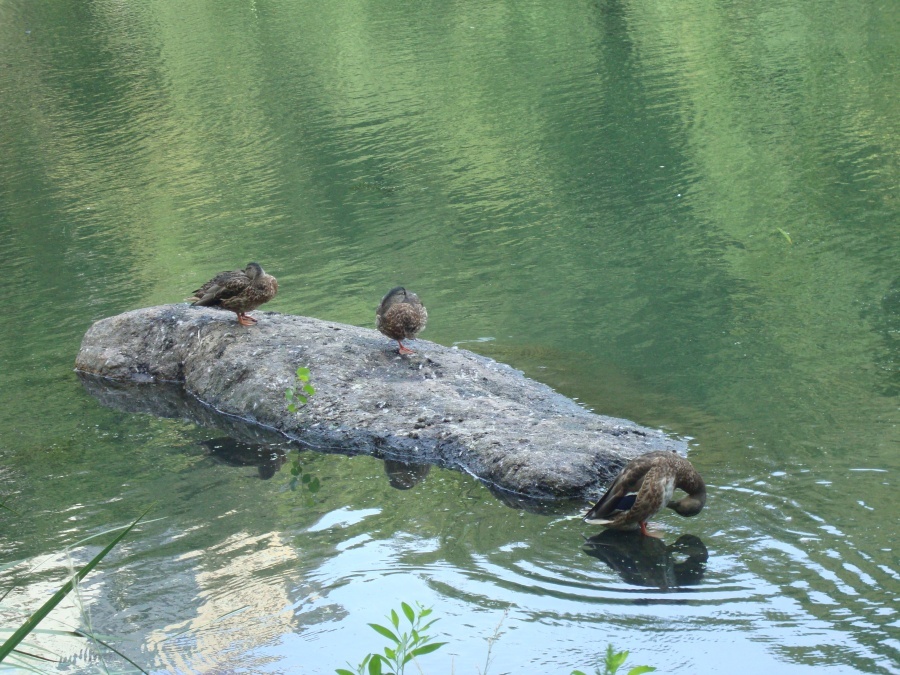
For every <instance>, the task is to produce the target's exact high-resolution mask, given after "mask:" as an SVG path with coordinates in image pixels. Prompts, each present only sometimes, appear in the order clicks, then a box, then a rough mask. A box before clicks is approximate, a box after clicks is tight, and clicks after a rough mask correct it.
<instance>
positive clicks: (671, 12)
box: [0, 0, 900, 675]
mask: <svg viewBox="0 0 900 675" xmlns="http://www.w3.org/2000/svg"><path fill="white" fill-rule="evenodd" d="M898 26H900V5H897V4H896V3H891V2H880V1H876V0H868V1H861V2H850V1H849V0H843V1H841V0H824V1H823V2H818V3H796V2H786V1H783V0H775V1H774V2H768V3H760V2H749V1H746V2H742V1H737V0H735V1H731V2H724V3H723V2H708V1H706V0H686V1H685V2H679V3H674V2H668V1H667V0H662V1H660V2H651V3H647V2H632V1H630V0H621V1H616V0H601V1H600V2H583V1H582V2H576V3H564V2H554V3H550V2H544V3H542V2H537V1H536V0H524V1H518V2H515V3H512V2H496V3H480V2H469V1H467V0H463V1H462V2H455V3H429V2H423V3H410V2H394V1H393V0H386V1H384V2H380V3H369V2H365V1H358V2H349V3H313V2H307V1H305V0H290V1H288V0H251V1H250V2H242V3H225V2H205V3H182V2H173V1H171V0H150V1H148V2H142V3H128V2H115V1H114V0H97V1H95V2H82V3H74V2H62V1H60V0H51V1H48V2H34V1H33V0H5V1H0V270H2V272H3V274H4V276H5V283H3V284H2V288H3V298H4V310H5V311H4V320H3V322H2V323H0V357H2V361H0V362H2V364H3V366H2V368H0V462H2V464H0V496H2V498H4V499H5V500H6V501H5V503H6V504H7V505H8V506H10V507H11V508H13V509H15V511H16V513H12V512H9V511H5V510H0V555H2V557H0V563H3V564H5V563H10V562H13V561H22V562H21V563H20V564H18V565H16V566H13V567H8V568H5V569H4V570H3V571H2V573H0V595H2V592H5V591H6V590H8V589H10V588H14V589H15V590H13V591H12V592H11V593H10V594H9V595H8V596H6V597H5V599H4V600H3V601H2V603H0V620H2V621H0V626H2V627H9V626H12V625H14V624H15V623H16V622H17V621H18V620H20V618H19V615H17V614H16V613H15V612H16V611H17V610H31V609H34V608H35V607H36V606H37V605H39V604H40V603H41V602H42V601H43V599H45V598H46V597H48V596H49V594H50V593H51V592H52V591H53V590H55V588H57V587H58V586H59V585H60V584H61V583H62V580H63V579H64V578H65V577H66V574H67V569H68V568H69V566H70V565H77V564H80V563H83V562H86V561H87V560H88V559H89V558H90V557H91V556H92V555H93V554H94V553H96V552H97V551H98V550H99V548H100V547H101V546H102V542H103V541H105V540H102V539H101V540H98V541H91V542H88V543H87V544H83V545H79V546H76V547H75V548H74V549H73V550H72V551H71V553H69V554H67V553H66V550H65V549H66V547H67V546H68V545H71V544H74V543H76V542H78V541H80V540H81V539H83V538H84V537H86V536H88V535H90V534H95V533H99V532H103V531H104V530H106V529H108V528H109V527H112V526H115V525H121V524H125V523H127V522H130V520H132V519H133V518H134V517H135V516H136V515H137V514H139V513H140V512H141V511H143V510H144V509H145V508H146V507H147V506H148V505H150V504H151V503H155V504H156V505H155V507H154V509H153V511H152V512H151V514H150V515H149V516H148V518H149V519H150V522H148V523H146V524H144V525H142V526H141V527H140V528H139V530H138V531H136V532H135V533H133V534H132V535H131V536H129V538H128V540H127V541H126V542H125V543H124V544H123V545H122V546H120V547H119V548H118V549H117V551H116V552H115V553H114V554H113V555H112V556H111V557H110V558H108V559H107V560H106V561H104V563H102V564H101V566H100V567H99V568H98V569H97V571H96V572H94V573H93V574H92V575H91V576H90V577H89V578H88V580H87V581H86V582H85V583H84V584H83V585H82V587H81V589H80V592H79V603H80V604H71V603H70V604H67V605H65V606H64V607H61V608H60V609H58V610H57V611H56V612H55V613H54V615H53V616H54V617H55V621H56V623H55V624H53V625H54V626H56V627H62V626H67V627H70V628H71V627H78V628H82V629H86V628H88V627H90V628H92V629H93V630H95V631H97V632H98V633H100V634H102V635H103V636H105V639H106V640H107V641H108V642H110V643H111V644H113V645H114V646H115V647H116V648H117V649H119V650H120V651H122V652H123V653H125V654H126V655H128V656H129V658H131V659H133V660H134V661H136V662H137V663H139V664H140V665H141V666H142V667H144V668H146V669H147V670H149V671H152V672H160V673H162V672H184V673H189V672H190V673H193V672H196V673H201V672H221V673H224V672H272V673H276V672H278V673H330V672H333V669H334V668H336V667H342V666H344V665H345V663H346V662H347V661H351V662H353V663H354V664H355V663H358V662H359V661H360V660H361V659H362V657H363V655H364V654H365V653H367V652H368V651H370V650H375V649H379V648H380V647H381V645H382V639H381V638H380V637H379V636H377V635H376V634H375V633H374V632H372V631H371V630H370V629H369V628H368V627H367V625H366V624H367V623H369V622H377V621H380V620H382V618H383V617H384V615H385V614H386V613H387V612H388V611H389V610H390V608H391V607H397V606H398V605H399V602H400V601H401V600H405V601H407V602H414V601H418V602H421V603H423V604H425V605H429V606H432V607H433V608H434V612H435V616H437V617H439V618H440V621H439V623H438V624H436V626H435V634H436V637H438V638H439V639H441V640H446V641H448V642H449V645H448V646H446V647H444V648H443V649H441V650H440V651H438V652H436V653H435V654H432V655H429V656H427V657H423V658H422V666H423V668H424V669H425V670H426V672H457V673H474V672H478V669H479V668H481V669H483V668H484V663H485V658H486V655H487V643H486V642H485V641H484V638H487V637H489V636H491V635H492V634H493V633H494V630H495V627H496V626H497V624H498V622H500V621H501V619H502V620H503V623H502V626H501V633H502V634H501V636H500V639H499V640H498V641H497V642H496V643H495V644H494V646H493V650H492V652H491V655H492V657H493V661H492V663H491V666H490V672H491V673H492V674H493V675H496V674H499V673H527V672H541V673H564V674H567V673H569V672H570V671H571V670H572V669H573V668H575V667H579V668H581V669H582V670H587V669H588V668H589V666H590V665H591V664H593V663H594V662H595V661H596V658H597V656H598V655H599V654H600V653H601V652H602V651H603V650H604V649H605V648H606V645H607V643H609V642H612V643H613V644H614V645H615V646H617V647H618V648H623V649H629V650H631V652H632V661H631V662H632V663H647V664H651V665H656V666H658V667H659V672H665V673H676V672H688V671H692V672H739V673H765V674H766V675H770V674H771V673H794V672H797V673H800V672H803V673H807V672H809V673H812V672H816V673H819V672H825V673H856V672H865V673H897V672H900V633H898V628H900V616H898V599H900V598H898V596H900V560H898V545H897V540H898V527H897V522H898V520H897V515H896V514H897V509H898V506H900V499H898V497H897V476H898V471H900V452H898V451H900V432H898V422H900V414H898V401H900V376H898V367H897V363H898V344H900V334H898V331H900V264H898V263H900V226H898V223H900V219H898V212H900V208H898V195H897V185H898V183H900V180H898V179H900V171H898V163H897V157H898V149H900V148H898V134H900V107H898V104H897V100H898V98H897V95H898V90H900V86H898V84H900V83H898V77H897V73H898V72H900V53H898V52H900V50H898V45H900V29H898ZM250 260H258V261H259V262H260V263H262V264H263V266H264V267H265V268H266V270H267V271H269V272H271V273H272V274H274V275H276V276H277V277H278V279H279V283H280V291H279V294H278V297H276V298H275V300H273V301H272V302H271V303H270V304H269V305H268V306H267V309H272V310H275V311H280V312H289V313H299V314H305V315H310V316H315V317H320V318H324V319H329V320H334V321H341V322H345V323H350V324H356V325H365V326H372V325H373V323H374V308H375V306H376V305H377V303H378V300H379V299H380V297H381V295H382V294H383V293H384V292H385V291H386V290H387V289H388V288H390V287H391V286H393V285H396V284H397V283H404V284H406V285H408V286H409V287H410V288H412V289H413V290H415V291H416V292H417V293H418V294H419V295H420V297H421V298H422V299H423V301H424V302H425V304H426V305H427V307H428V311H429V324H428V329H427V332H426V333H425V334H424V335H423V337H425V338H427V339H429V340H433V341H435V342H439V343H441V344H445V345H450V344H459V345H460V346H461V347H465V348H469V349H473V350H474V351H477V352H479V353H483V354H486V355H489V356H491V357H494V358H496V359H498V360H502V361H504V362H507V363H510V364H511V365H513V366H515V367H517V368H520V369H522V370H524V371H525V372H526V373H527V374H528V375H529V376H531V377H534V378H535V379H538V380H540V381H542V382H545V383H547V384H549V385H551V386H552V387H554V388H556V389H557V390H559V391H560V392H562V393H564V394H566V395H568V396H571V397H574V398H577V399H578V400H579V401H581V402H582V403H583V404H584V405H585V406H587V407H589V408H592V409H594V410H596V411H598V412H602V413H605V414H609V415H614V416H620V417H626V418H629V419H633V420H635V421H637V422H640V423H643V424H646V425H649V426H653V427H659V428H663V429H665V430H666V431H668V432H670V433H671V434H673V435H677V436H680V437H685V438H689V439H690V443H691V453H690V456H691V459H692V461H693V462H694V464H695V466H696V467H697V468H698V469H699V470H700V472H701V473H702V474H703V475H704V477H705V478H706V481H707V483H708V484H709V486H710V498H709V502H708V504H707V508H706V509H705V510H704V511H703V513H702V514H701V515H700V516H699V517H697V518H694V519H692V520H683V519H680V518H678V517H677V516H675V515H674V514H669V515H664V516H661V517H660V525H661V527H662V528H663V530H664V538H663V539H664V542H665V543H666V544H670V545H671V544H673V543H674V542H675V540H676V539H677V538H678V537H679V536H681V535H683V534H691V535H694V536H696V537H699V539H700V540H701V541H702V542H703V544H704V545H705V547H706V548H707V549H708V555H709V558H708V561H707V563H706V565H705V567H701V568H699V571H698V570H695V569H693V568H692V570H693V571H692V572H691V573H690V574H686V573H684V570H683V568H680V569H682V575H681V576H680V577H678V579H680V580H679V581H678V582H677V583H670V582H662V581H660V579H661V578H662V576H664V575H662V574H661V572H665V569H666V565H667V564H668V563H667V562H666V561H667V560H668V559H667V558H666V555H669V554H668V553H666V550H665V548H663V549H659V548H658V547H657V548H653V545H648V547H645V549H642V550H641V551H638V552H634V551H631V552H628V551H625V552H623V553H622V556H624V557H625V558H626V559H632V560H637V561H638V563H636V565H637V567H638V568H640V569H641V570H643V572H640V573H639V572H635V571H634V568H635V565H632V566H631V567H628V565H627V564H624V565H623V564H616V563H615V562H614V561H612V560H611V559H610V558H609V557H608V558H607V559H606V562H604V560H601V559H599V558H598V557H596V556H591V555H586V553H585V551H584V550H583V546H582V545H583V542H584V539H583V535H591V534H594V533H595V531H594V530H592V529H590V528H588V527H587V526H584V525H583V524H582V523H581V522H580V521H578V520H571V519H566V518H565V517H564V516H565V514H536V513H531V512H526V511H523V510H521V509H515V508H511V507H510V506H508V505H506V504H504V503H503V502H501V501H499V500H498V499H497V498H496V497H495V496H494V495H493V494H492V493H491V492H490V491H489V490H488V489H487V488H486V487H485V486H483V485H482V484H480V483H479V482H478V481H476V480H475V479H473V478H472V477H470V476H466V475H461V474H457V473H452V472H447V471H443V470H440V469H437V468H433V469H431V471H430V472H428V474H427V475H426V476H425V477H424V479H423V480H420V481H419V482H418V483H417V484H416V485H415V486H413V487H412V488H410V489H406V490H398V489H394V488H393V487H391V485H390V484H389V481H388V476H387V475H386V467H385V465H384V463H383V462H381V461H378V460H375V459H372V458H368V457H353V458H350V457H344V456H342V455H339V454H323V453H317V452H313V451H310V450H304V451H303V452H302V453H301V459H302V461H303V463H304V467H305V470H306V471H308V472H310V473H312V474H314V475H316V476H317V477H318V478H319V479H320V480H321V483H322V489H321V490H320V491H319V492H318V493H317V494H316V495H315V498H314V500H313V502H312V503H309V502H308V501H307V499H306V496H307V495H306V494H305V493H303V492H302V491H300V492H296V491H292V490H291V489H290V475H289V474H288V472H287V471H286V467H287V466H289V465H286V466H283V467H281V470H280V471H278V472H276V473H275V474H274V476H272V477H271V478H269V479H268V480H260V479H259V478H260V472H259V470H258V469H257V468H256V467H254V466H252V465H248V466H234V465H233V464H234V462H232V463H231V464H229V463H227V462H223V461H220V460H217V459H216V458H215V457H213V456H212V455H211V454H210V451H209V449H208V446H204V445H201V444H200V443H201V442H202V441H207V440H210V439H214V438H219V437H221V436H222V435H223V431H222V429H218V428H211V427H209V426H202V425H197V424H193V423H191V422H188V421H184V420H182V419H166V418H158V417H156V416H152V415H149V414H142V413H140V412H128V411H127V410H125V409H122V408H115V407H107V406H104V405H102V404H101V402H100V400H98V398H96V397H95V396H93V395H92V394H91V393H90V392H89V391H87V390H86V389H85V388H84V387H83V386H82V384H81V383H80V382H79V380H78V378H77V377H76V375H75V373H73V371H72V366H73V362H74V357H75V354H76V352H77V350H78V346H79V342H80V339H81V336H82V335H83V334H84V331H85V330H86V329H87V327H88V326H89V325H90V324H91V322H92V321H95V320H97V319H99V318H102V317H105V316H109V315H112V314H116V313H119V312H122V311H126V310H129V309H133V308H136V307H141V306H147V305H152V304H159V303H165V302H177V301H180V300H182V299H183V298H184V297H186V296H187V295H188V294H189V292H190V291H192V290H193V289H195V288H197V286H198V285H199V284H200V283H202V282H203V281H205V280H206V279H208V278H209V277H210V276H211V275H212V274H213V273H215V272H218V271H220V270H222V269H229V268H234V267H238V266H243V265H244V264H246V263H247V262H248V261H250ZM226 431H227V430H226ZM282 450H283V451H284V452H286V453H291V456H296V450H292V449H290V448H289V447H285V448H283V449H282ZM388 468H390V467H388ZM416 478H417V479H419V478H421V476H417V477H416ZM410 482H412V481H410ZM98 542H99V543H98ZM629 556H631V557H630V558H629ZM616 560H620V562H621V559H619V558H617V559H616ZM660 566H661V567H660ZM667 578H668V577H667ZM670 581H671V579H670ZM504 613H506V615H505V619H504V618H503V617H504ZM39 641H40V642H41V644H44V645H45V646H48V647H49V648H50V649H52V650H53V652H54V653H55V654H56V655H57V657H58V658H60V659H62V662H63V665H62V666H55V665H48V666H47V668H48V669H55V668H58V667H61V668H62V669H63V670H67V671H69V672H93V671H100V670H102V668H103V667H104V665H103V664H104V663H105V664H106V665H107V666H110V667H113V666H115V665H116V664H120V665H121V662H119V661H117V659H116V657H115V656H113V655H111V653H110V652H108V651H104V650H103V649H102V648H96V647H86V646H85V643H84V642H83V641H79V640H77V639H74V638H70V639H67V638H59V637H52V636H49V637H44V638H41V639H40V640H39Z"/></svg>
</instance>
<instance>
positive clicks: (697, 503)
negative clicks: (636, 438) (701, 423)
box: [584, 452, 706, 535]
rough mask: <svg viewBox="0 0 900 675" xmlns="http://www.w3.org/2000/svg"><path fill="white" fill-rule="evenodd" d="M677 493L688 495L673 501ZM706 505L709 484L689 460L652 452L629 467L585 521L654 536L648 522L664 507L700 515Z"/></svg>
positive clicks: (666, 453) (674, 454) (685, 513)
mask: <svg viewBox="0 0 900 675" xmlns="http://www.w3.org/2000/svg"><path fill="white" fill-rule="evenodd" d="M675 490H684V491H685V492H686V493H687V496H686V497H683V498H681V499H679V500H677V501H673V500H672V495H673V494H674V492H675ZM704 504H706V484H705V483H704V482H703V478H702V477H701V476H700V474H699V473H697V470H696V469H695V468H694V467H693V466H692V465H691V463H690V462H689V461H687V460H686V459H685V458H684V457H682V456H680V455H678V454H676V453H674V452H648V453H647V454H645V455H641V456H640V457H635V458H634V459H632V460H631V461H630V462H628V464H626V465H625V468H623V469H622V471H621V472H620V473H619V475H618V476H616V478H615V480H613V482H612V485H610V487H609V489H608V490H607V491H606V494H605V495H603V496H602V497H601V498H600V500H599V501H598V502H597V503H596V504H594V506H593V508H591V510H590V511H588V512H587V514H586V515H585V516H584V522H586V523H590V524H592V525H603V526H605V527H608V528H611V529H614V530H634V529H638V528H640V530H641V533H642V534H645V535H650V533H649V532H648V531H647V521H648V520H649V519H650V518H652V517H653V516H654V515H656V514H657V513H658V512H659V511H660V509H662V508H663V507H668V508H670V509H672V510H673V511H675V512H676V513H680V514H681V515H682V516H696V515H697V514H698V513H700V511H701V510H702V509H703V505H704Z"/></svg>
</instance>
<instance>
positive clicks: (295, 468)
mask: <svg viewBox="0 0 900 675" xmlns="http://www.w3.org/2000/svg"><path fill="white" fill-rule="evenodd" d="M302 471H303V469H301V468H300V467H299V466H292V467H291V475H292V476H299V475H300V473H301V472H302Z"/></svg>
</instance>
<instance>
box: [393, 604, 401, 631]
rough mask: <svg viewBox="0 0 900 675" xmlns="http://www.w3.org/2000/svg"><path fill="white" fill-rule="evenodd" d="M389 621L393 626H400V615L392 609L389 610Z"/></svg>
mask: <svg viewBox="0 0 900 675" xmlns="http://www.w3.org/2000/svg"><path fill="white" fill-rule="evenodd" d="M391 623H392V624H394V628H400V617H399V616H397V612H396V611H394V610H393V609H392V610H391Z"/></svg>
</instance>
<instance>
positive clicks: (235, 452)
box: [199, 436, 287, 480]
mask: <svg viewBox="0 0 900 675" xmlns="http://www.w3.org/2000/svg"><path fill="white" fill-rule="evenodd" d="M199 444H200V445H202V446H204V447H205V448H206V449H207V450H209V453H210V455H211V456H212V457H213V458H214V459H215V460H216V461H217V462H220V463H222V464H226V465H228V466H255V467H256V470H257V471H258V472H259V477H260V478H262V479H263V480H268V479H270V478H271V477H272V476H274V475H275V474H276V473H277V472H278V470H279V469H280V468H281V467H282V466H283V465H284V463H285V462H286V461H287V453H285V451H284V450H283V449H282V448H279V447H277V446H273V445H267V444H264V443H244V442H242V441H238V440H235V439H233V438H231V437H230V436H222V437H220V438H211V439H209V440H206V441H200V442H199Z"/></svg>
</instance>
